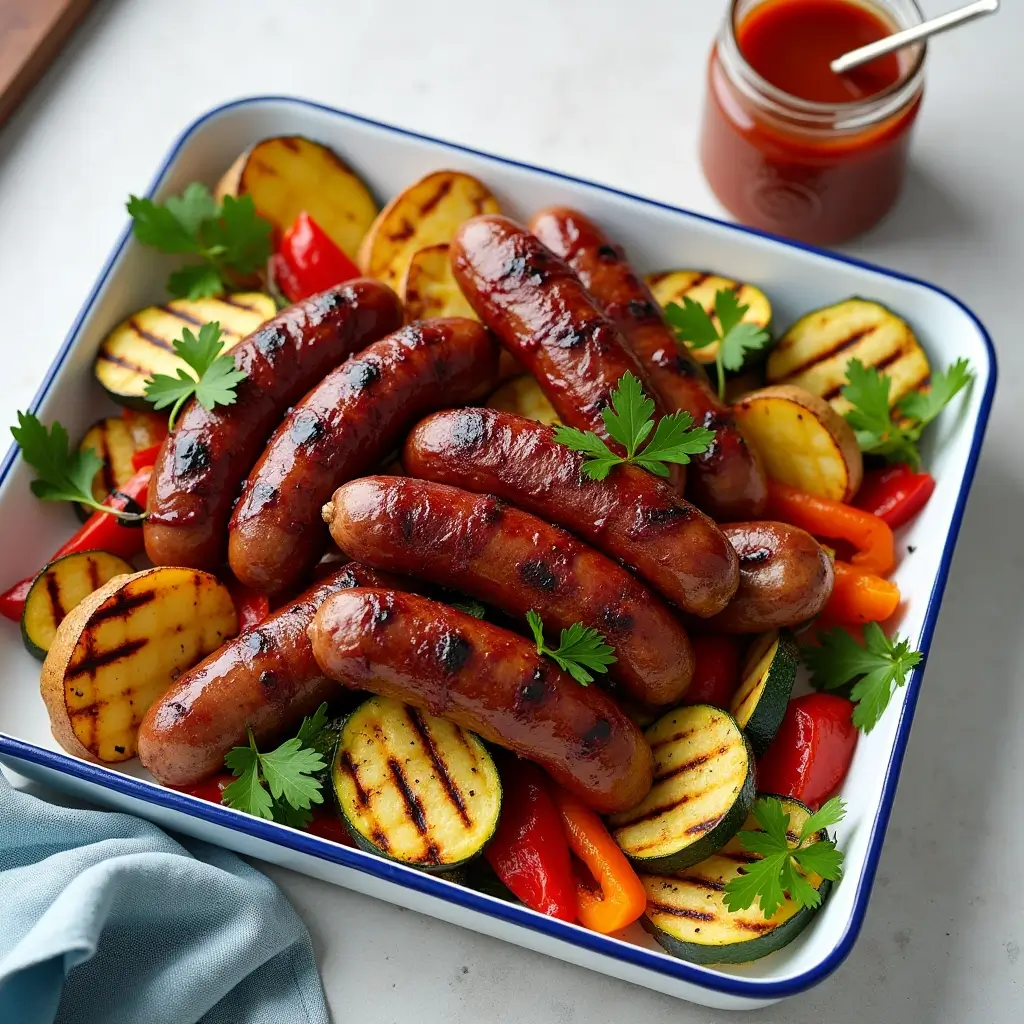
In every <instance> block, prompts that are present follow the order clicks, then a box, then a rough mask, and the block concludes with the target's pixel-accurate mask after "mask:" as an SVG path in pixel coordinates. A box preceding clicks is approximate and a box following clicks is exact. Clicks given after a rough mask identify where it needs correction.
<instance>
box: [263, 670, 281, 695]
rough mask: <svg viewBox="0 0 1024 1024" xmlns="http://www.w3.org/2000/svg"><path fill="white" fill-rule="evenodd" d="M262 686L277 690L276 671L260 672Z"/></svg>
mask: <svg viewBox="0 0 1024 1024" xmlns="http://www.w3.org/2000/svg"><path fill="white" fill-rule="evenodd" d="M260 686H262V687H263V689H264V690H276V689H277V673H276V672H270V671H267V672H261V673H260Z"/></svg>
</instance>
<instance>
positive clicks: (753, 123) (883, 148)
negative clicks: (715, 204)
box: [701, 0, 921, 245]
mask: <svg viewBox="0 0 1024 1024" xmlns="http://www.w3.org/2000/svg"><path fill="white" fill-rule="evenodd" d="M895 27H896V26H895V25H894V24H893V23H891V22H889V21H887V20H886V17H885V16H884V14H883V13H882V11H881V10H880V9H879V8H876V7H873V6H871V5H869V4H866V3H858V2H856V0H764V2H762V3H760V4H758V5H756V6H754V7H753V8H750V9H748V10H747V12H746V13H745V14H744V15H743V17H742V19H741V21H740V23H739V24H738V25H736V26H735V27H734V39H735V43H733V42H732V40H731V39H730V40H726V41H724V42H719V43H718V44H717V45H716V46H715V48H714V49H713V50H712V53H711V60H710V65H709V79H708V98H707V106H706V110H705V116H704V129H703V137H702V142H701V157H702V161H703V165H704V173H705V175H706V176H707V179H708V182H709V184H710V185H711V187H712V189H713V190H714V192H715V194H716V195H717V196H718V198H719V200H720V201H721V202H722V204H723V205H724V206H725V207H726V208H727V209H728V210H729V211H730V212H731V213H732V214H733V215H734V216H735V217H736V218H737V219H738V220H740V221H742V222H743V223H745V224H750V225H752V226H753V227H757V228H761V229H763V230H767V231H773V232H776V233H779V234H785V235H789V236H791V237H793V238H798V239H800V240H802V241H807V242H813V243H816V244H821V245H831V244H834V243H836V242H840V241H843V240H845V239H847V238H850V237H852V236H853V235H856V234H859V233H860V232H861V231H864V230H866V229H867V228H868V227H870V226H871V225H873V224H874V223H876V222H877V221H878V220H879V219H880V218H881V217H882V216H884V214H885V213H886V212H887V211H888V210H889V208H890V207H891V206H892V204H893V202H894V201H895V199H896V196H897V195H898V193H899V189H900V186H901V184H902V181H903V176H904V171H905V168H906V161H907V153H908V150H909V141H910V129H911V127H912V126H913V123H914V120H915V118H916V116H917V111H918V107H919V106H920V99H921V91H920V89H919V88H917V89H914V88H912V89H910V90H909V91H908V93H907V95H906V97H905V99H904V101H903V102H897V103H895V104H894V105H892V106H891V107H890V108H889V109H887V110H884V111H883V110H880V109H873V108H872V104H881V103H885V102H886V99H885V98H883V94H886V91H887V90H892V89H893V88H894V87H896V86H898V85H899V83H900V82H901V80H902V79H903V77H904V76H905V75H906V74H907V73H908V69H907V67H906V64H905V62H904V63H901V61H900V59H899V58H898V57H896V56H895V55H892V56H889V57H886V58H882V59H879V60H876V61H873V62H872V63H871V64H870V65H866V66H865V67H864V68H862V69H860V70H859V71H858V72H856V73H852V74H848V75H836V74H835V73H834V72H833V71H832V70H831V69H830V68H829V63H830V62H831V61H832V60H833V59H834V58H835V57H838V56H839V55H841V54H843V53H846V52H847V51H848V50H852V49H855V48H856V47H858V46H861V45H863V44H864V43H867V42H872V41H874V40H876V39H879V38H881V37H883V36H886V35H888V34H890V33H891V32H892V31H893V30H894V29H895ZM757 76H760V79H758V77H757ZM761 80H764V81H767V82H768V83H769V84H770V85H771V86H773V87H774V88H775V89H776V90H781V94H780V93H775V94H774V95H773V94H772V93H771V90H770V89H768V88H766V87H765V86H764V83H763V81H761ZM873 97H878V99H874V100H873V99H872V98H873ZM808 101H810V102H812V103H818V104H832V105H833V106H832V107H826V108H822V110H821V111H819V112H817V113H816V114H815V113H809V112H808V111H807V109H806V103H807V102H808ZM855 118H859V119H860V124H859V126H856V127H852V128H850V127H845V126H844V124H843V122H844V121H845V122H849V121H851V120H853V119H855Z"/></svg>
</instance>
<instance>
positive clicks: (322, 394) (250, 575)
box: [228, 317, 500, 593]
mask: <svg viewBox="0 0 1024 1024" xmlns="http://www.w3.org/2000/svg"><path fill="white" fill-rule="evenodd" d="M499 351H500V349H499V346H498V343H497V341H496V340H495V339H494V337H493V336H492V335H491V334H490V332H489V331H488V330H487V329H486V328H485V327H483V326H482V325H481V324H479V323H478V322H477V321H475V320H469V319H466V318H464V317H452V318H450V319H445V320H425V321H421V322H418V323H413V324H409V325H408V326H407V327H403V328H402V329H401V330H400V331H396V332H395V333H394V334H392V335H389V336H388V337H387V338H384V339H383V340H382V341H378V342H376V343H375V344H373V345H371V346H370V347H369V348H367V349H364V350H363V351H362V352H360V353H359V354H358V355H357V356H354V357H353V358H352V359H349V360H348V362H346V363H344V364H342V365H341V366H339V367H338V368H337V369H336V370H334V371H332V372H331V373H329V374H328V375H327V376H326V377H325V378H324V379H323V381H321V382H320V383H319V384H318V385H317V386H316V387H315V388H313V390H312V391H310V392H309V394H308V395H306V397H305V398H303V399H302V401H301V402H299V404H298V405H296V406H295V408H294V409H293V410H292V411H291V412H290V413H289V414H288V416H287V417H286V418H285V420H284V422H283V423H282V424H281V426H280V427H278V428H277V432H276V433H275V434H274V436H273V438H272V439H271V441H270V443H269V444H268V445H267V448H266V451H265V452H264V453H263V455H262V456H261V457H260V460H259V462H257V463H256V466H255V468H254V469H253V471H252V472H251V473H250V474H249V478H248V480H246V482H245V487H244V488H243V490H242V497H241V499H240V500H239V502H238V504H237V505H236V506H235V511H234V514H233V515H232V517H231V522H230V524H229V527H228V529H229V536H228V559H229V561H230V563H231V569H232V571H233V572H234V574H235V575H236V576H237V577H238V579H239V580H241V581H242V583H244V584H246V585H247V586H250V587H253V588H255V589H256V590H262V591H267V592H269V593H280V592H281V591H283V590H287V589H289V588H290V587H292V586H293V585H294V584H296V583H297V582H299V581H300V580H302V579H304V578H305V577H306V574H307V573H308V572H309V570H311V569H312V568H313V566H314V565H316V563H317V560H318V559H319V558H320V556H321V555H322V554H323V551H324V548H325V547H326V545H327V529H326V527H325V526H324V523H323V520H322V519H321V518H320V507H321V506H322V505H323V503H324V502H325V501H327V499H328V498H330V496H331V494H332V493H333V492H334V489H335V488H336V487H338V486H339V485H340V484H343V483H344V482H345V481H346V480H351V479H352V478H353V477H357V476H360V475H361V474H363V473H365V472H367V471H369V470H371V469H373V468H374V467H376V466H378V465H379V464H380V462H381V460H382V459H383V458H384V457H385V456H386V455H387V454H388V453H389V452H391V451H392V450H393V449H394V448H395V447H396V446H397V445H398V444H399V443H400V442H401V440H402V435H403V434H404V433H405V431H406V430H408V429H409V427H410V426H411V425H412V424H413V423H415V422H416V420H417V419H419V417H420V416H423V415H425V414H426V413H428V412H430V411H432V410H434V409H438V408H444V407H445V406H448V405H462V404H464V403H465V402H470V401H473V400H474V399H479V398H482V397H483V396H484V395H486V394H487V393H488V392H489V391H491V390H492V389H493V388H494V386H495V384H496V383H497V375H498V355H499Z"/></svg>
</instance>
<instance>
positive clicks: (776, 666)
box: [729, 629, 800, 757]
mask: <svg viewBox="0 0 1024 1024" xmlns="http://www.w3.org/2000/svg"><path fill="white" fill-rule="evenodd" d="M799 663H800V652H799V651H798V649H797V646H796V642H795V641H794V640H793V637H792V636H790V634H789V633H787V632H786V631H785V630H783V631H782V632H779V631H778V630H777V629H776V630H772V631H771V632H770V633H765V634H763V635H762V636H759V637H758V638H757V639H756V640H755V641H754V643H753V646H752V647H751V648H750V651H749V652H748V653H747V660H746V662H745V664H744V666H743V672H742V675H741V678H740V685H739V688H738V689H737V690H736V692H735V693H734V694H733V698H732V702H731V703H730V705H729V710H730V711H731V712H732V714H733V716H734V717H735V719H736V721H737V722H738V723H739V726H740V728H741V729H743V730H744V731H745V732H746V734H747V739H749V740H750V745H751V746H752V747H753V748H754V753H755V754H756V755H757V756H758V757H760V756H761V755H762V754H763V753H764V752H765V751H766V750H767V749H768V744H770V743H771V741H772V740H773V739H774V738H775V734H776V733H777V732H778V731H779V726H780V725H781V724H782V719H783V716H784V715H785V714H786V705H787V704H788V703H789V698H790V695H791V694H792V692H793V684H794V683H795V682H796V670H797V666H798V665H799Z"/></svg>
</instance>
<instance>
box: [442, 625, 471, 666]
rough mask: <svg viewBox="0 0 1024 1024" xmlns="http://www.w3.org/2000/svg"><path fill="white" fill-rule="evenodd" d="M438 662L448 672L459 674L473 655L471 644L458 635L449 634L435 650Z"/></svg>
mask: <svg viewBox="0 0 1024 1024" xmlns="http://www.w3.org/2000/svg"><path fill="white" fill-rule="evenodd" d="M435 653H436V654H437V660H438V661H439V662H440V664H441V667H442V668H443V669H444V670H445V671H446V672H452V673H455V672H459V671H460V670H461V669H462V668H463V667H464V666H465V664H466V662H467V661H469V656H470V655H471V654H472V653H473V647H472V645H471V644H470V642H469V641H468V640H467V639H466V638H465V637H463V636H459V634H458V633H448V634H447V635H445V636H443V637H441V639H440V640H438V642H437V647H436V648H435Z"/></svg>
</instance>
